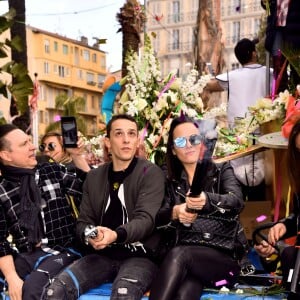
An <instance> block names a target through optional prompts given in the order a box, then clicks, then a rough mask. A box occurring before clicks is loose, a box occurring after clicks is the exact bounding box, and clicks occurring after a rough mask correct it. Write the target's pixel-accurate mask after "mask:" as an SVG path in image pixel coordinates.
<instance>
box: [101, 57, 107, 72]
mask: <svg viewBox="0 0 300 300" xmlns="http://www.w3.org/2000/svg"><path fill="white" fill-rule="evenodd" d="M100 68H101V69H106V59H105V56H101V57H100Z"/></svg>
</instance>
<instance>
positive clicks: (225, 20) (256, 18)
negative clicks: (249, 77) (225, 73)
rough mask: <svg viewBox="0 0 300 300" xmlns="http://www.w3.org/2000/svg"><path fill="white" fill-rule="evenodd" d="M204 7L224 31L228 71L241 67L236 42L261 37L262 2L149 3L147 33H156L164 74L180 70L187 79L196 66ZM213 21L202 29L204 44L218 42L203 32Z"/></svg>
mask: <svg viewBox="0 0 300 300" xmlns="http://www.w3.org/2000/svg"><path fill="white" fill-rule="evenodd" d="M201 1H202V2H201ZM204 2H205V4H203V3H204ZM200 4H201V7H202V9H209V13H210V14H211V17H212V18H214V21H215V22H216V26H217V27H218V30H220V32H221V35H219V36H218V38H219V39H220V40H221V42H222V44H223V50H222V55H223V60H224V63H225V66H224V70H225V69H227V70H231V69H234V68H236V67H237V66H238V62H237V60H236V58H235V56H234V51H233V49H234V46H235V44H236V42H237V41H238V40H239V39H241V38H244V37H247V38H250V39H252V38H255V37H256V36H257V34H258V31H259V27H260V20H261V16H262V14H263V13H264V11H263V9H262V8H261V6H260V0H221V1H220V0H211V1H204V0H148V1H146V12H147V17H148V19H147V25H146V31H147V32H148V34H150V33H152V32H154V33H155V36H156V38H154V39H153V46H154V50H155V52H156V54H157V57H158V59H159V62H160V65H161V70H162V73H163V74H164V75H166V74H167V73H168V72H169V71H170V70H172V69H178V70H179V71H178V75H179V76H183V77H184V75H185V74H187V73H188V71H189V69H190V68H191V67H192V66H194V65H195V45H196V44H195V38H196V35H195V30H196V28H197V25H198V24H197V22H198V20H197V16H198V10H199V5H200ZM205 14H206V12H204V15H205ZM202 19H203V18H201V20H200V22H202ZM209 21H210V19H209V18H207V20H205V21H204V23H203V26H202V27H201V26H200V27H201V28H200V36H201V39H202V41H201V43H203V44H204V43H206V44H208V45H209V44H211V45H212V44H213V42H214V41H213V40H212V39H211V38H210V37H209V32H208V31H207V30H205V29H204V30H203V27H206V26H209V24H205V22H209ZM205 35H206V36H205ZM198 36H199V35H198ZM200 46H202V45H200ZM206 48H208V47H206ZM205 51H206V50H205V49H204V55H205Z"/></svg>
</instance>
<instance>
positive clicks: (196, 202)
mask: <svg viewBox="0 0 300 300" xmlns="http://www.w3.org/2000/svg"><path fill="white" fill-rule="evenodd" d="M185 202H186V205H187V207H188V208H189V209H196V210H201V209H203V207H204V206H205V204H206V195H205V193H204V192H201V194H200V196H199V197H197V198H196V197H189V196H188V195H187V196H186V198H185Z"/></svg>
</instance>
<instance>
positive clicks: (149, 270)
mask: <svg viewBox="0 0 300 300" xmlns="http://www.w3.org/2000/svg"><path fill="white" fill-rule="evenodd" d="M156 272H157V266H156V264H155V263H153V262H152V261H151V260H150V259H148V258H142V257H132V258H127V259H124V260H115V259H111V258H108V257H105V256H102V255H99V254H90V255H87V256H85V257H83V258H81V259H79V260H77V261H76V262H74V263H73V264H71V265H70V266H69V267H68V268H67V269H66V270H64V271H63V272H62V273H60V274H59V275H58V276H56V278H55V279H54V281H53V282H52V284H51V285H50V286H49V287H48V290H47V292H46V295H45V298H44V299H48V300H54V299H55V300H57V299H61V300H65V299H68V300H75V299H78V298H79V296H80V295H82V294H84V293H86V292H87V291H88V290H90V289H92V288H96V287H98V286H99V285H101V284H103V283H107V282H113V285H112V293H111V297H110V299H112V300H121V299H122V300H140V299H141V298H142V297H143V295H144V293H145V292H147V290H148V289H149V288H150V285H151V283H152V281H153V279H154V277H155V275H156Z"/></svg>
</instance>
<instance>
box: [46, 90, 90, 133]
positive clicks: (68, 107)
mask: <svg viewBox="0 0 300 300" xmlns="http://www.w3.org/2000/svg"><path fill="white" fill-rule="evenodd" d="M84 107H85V99H84V98H82V97H76V96H71V97H68V95H67V94H65V93H63V94H60V95H58V96H57V97H56V99H55V108H56V109H57V110H58V111H59V114H60V115H61V116H74V117H75V118H76V123H77V129H78V130H79V131H80V132H81V133H82V134H83V135H85V134H86V124H85V121H84V118H83V117H82V116H81V115H79V114H78V112H79V111H83V110H84ZM56 130H60V122H59V121H58V122H53V123H50V124H49V125H48V126H47V128H46V132H49V131H56Z"/></svg>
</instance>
